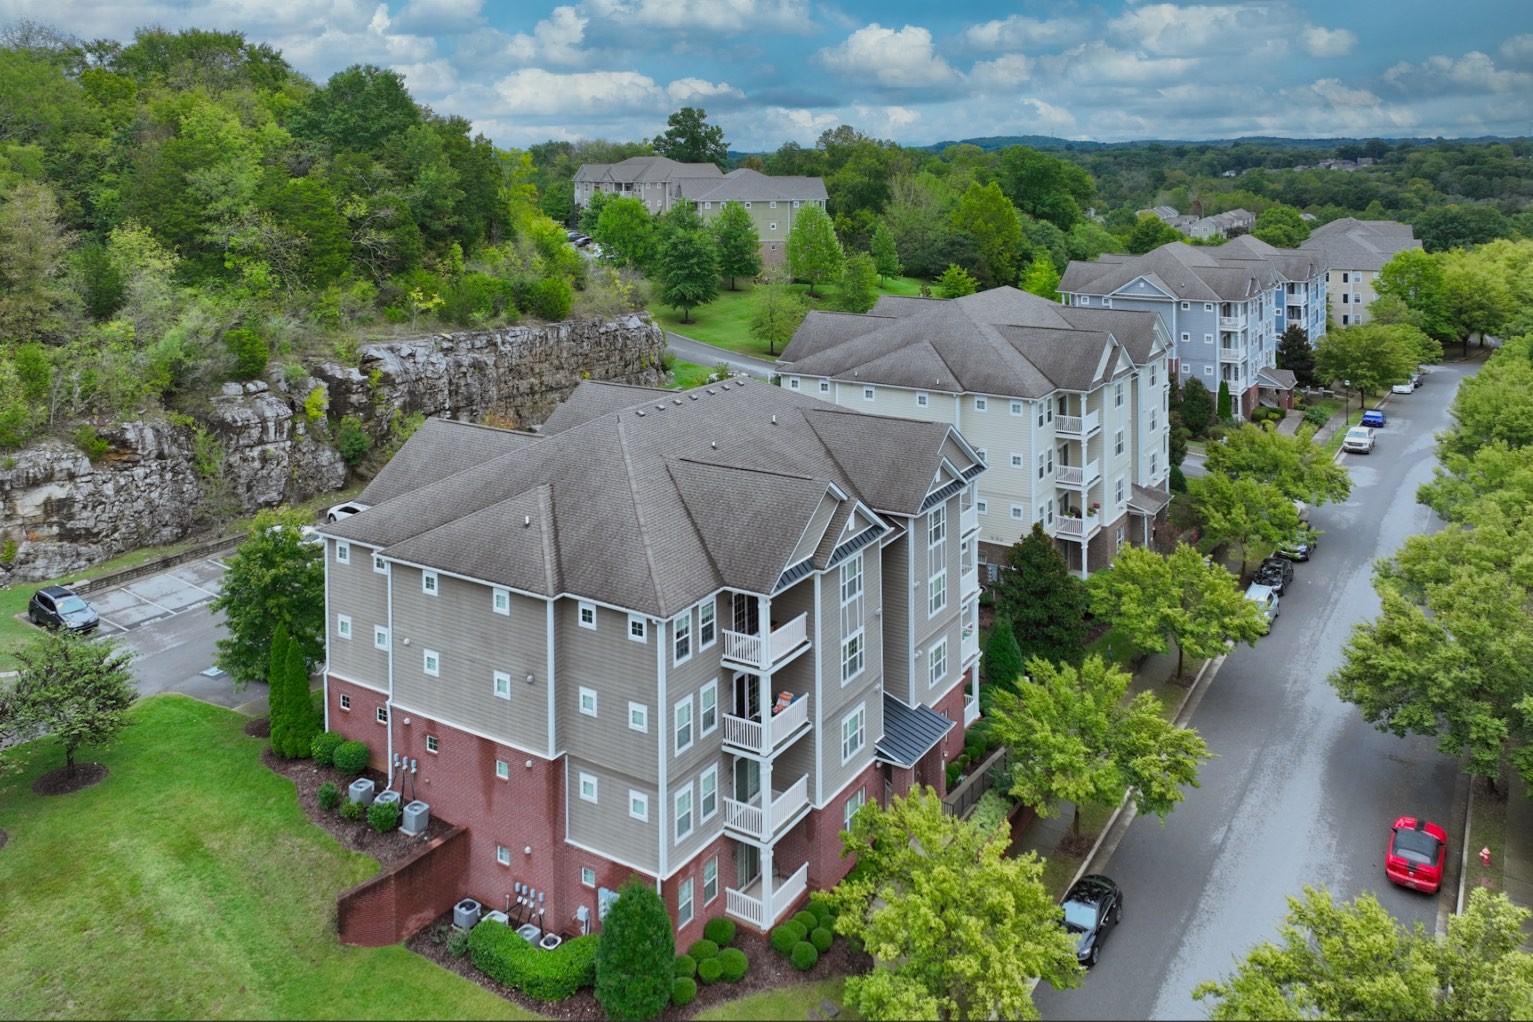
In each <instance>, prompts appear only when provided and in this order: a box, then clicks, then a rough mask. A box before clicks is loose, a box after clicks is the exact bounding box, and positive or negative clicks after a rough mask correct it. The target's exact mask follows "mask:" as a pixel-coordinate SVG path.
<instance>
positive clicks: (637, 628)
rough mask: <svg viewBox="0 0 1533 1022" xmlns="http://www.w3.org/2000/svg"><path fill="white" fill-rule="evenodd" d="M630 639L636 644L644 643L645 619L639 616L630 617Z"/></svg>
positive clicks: (631, 615) (630, 615)
mask: <svg viewBox="0 0 1533 1022" xmlns="http://www.w3.org/2000/svg"><path fill="white" fill-rule="evenodd" d="M628 637H629V638H630V639H632V640H633V641H634V642H643V641H644V619H643V618H642V617H640V616H639V615H637V614H629V615H628Z"/></svg>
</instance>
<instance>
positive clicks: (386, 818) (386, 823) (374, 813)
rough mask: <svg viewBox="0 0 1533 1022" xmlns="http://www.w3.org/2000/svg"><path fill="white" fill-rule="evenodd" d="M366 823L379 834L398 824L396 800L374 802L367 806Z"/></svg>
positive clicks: (385, 832) (397, 804)
mask: <svg viewBox="0 0 1533 1022" xmlns="http://www.w3.org/2000/svg"><path fill="white" fill-rule="evenodd" d="M367 823H368V826H370V827H372V828H373V829H374V830H376V831H377V832H378V833H380V834H387V833H388V832H389V831H391V830H393V829H394V828H395V827H397V826H399V803H398V802H374V803H373V804H372V805H370V806H368V807H367Z"/></svg>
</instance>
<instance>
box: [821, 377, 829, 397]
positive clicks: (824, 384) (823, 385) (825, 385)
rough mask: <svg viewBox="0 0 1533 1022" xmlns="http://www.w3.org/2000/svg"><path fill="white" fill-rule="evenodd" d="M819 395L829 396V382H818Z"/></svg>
mask: <svg viewBox="0 0 1533 1022" xmlns="http://www.w3.org/2000/svg"><path fill="white" fill-rule="evenodd" d="M820 393H821V394H829V393H830V381H829V380H821V381H820Z"/></svg>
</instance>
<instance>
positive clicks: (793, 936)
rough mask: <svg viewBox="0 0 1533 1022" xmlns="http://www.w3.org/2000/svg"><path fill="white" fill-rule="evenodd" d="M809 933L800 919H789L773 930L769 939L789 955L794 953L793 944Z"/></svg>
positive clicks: (778, 948)
mask: <svg viewBox="0 0 1533 1022" xmlns="http://www.w3.org/2000/svg"><path fill="white" fill-rule="evenodd" d="M808 935H809V931H808V930H806V929H804V927H803V926H802V925H801V924H800V923H799V922H798V920H796V919H789V920H788V921H787V922H786V923H783V924H782V925H780V926H778V927H777V929H775V930H773V931H772V935H771V936H770V937H768V938H767V939H768V940H770V941H771V943H772V946H773V947H775V948H776V949H777V950H779V951H781V952H782V953H783V954H785V955H787V954H792V953H793V946H794V945H795V944H797V943H799V942H800V941H802V940H803V939H804V938H805V937H807V936H808Z"/></svg>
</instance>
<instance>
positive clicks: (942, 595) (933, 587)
mask: <svg viewBox="0 0 1533 1022" xmlns="http://www.w3.org/2000/svg"><path fill="white" fill-rule="evenodd" d="M946 606H947V572H946V571H939V572H938V573H937V574H935V575H933V576H932V577H931V580H930V581H929V582H927V583H926V616H927V617H931V616H932V615H933V614H935V613H937V612H938V611H940V610H941V609H942V608H943V607H946Z"/></svg>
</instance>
